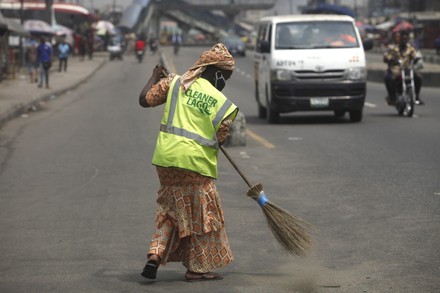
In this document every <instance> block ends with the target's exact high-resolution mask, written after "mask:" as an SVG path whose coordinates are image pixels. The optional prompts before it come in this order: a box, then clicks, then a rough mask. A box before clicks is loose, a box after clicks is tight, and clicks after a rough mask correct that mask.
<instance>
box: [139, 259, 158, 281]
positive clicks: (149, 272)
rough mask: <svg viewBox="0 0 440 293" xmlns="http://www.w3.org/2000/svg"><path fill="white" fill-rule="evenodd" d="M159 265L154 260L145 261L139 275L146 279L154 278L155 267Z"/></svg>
mask: <svg viewBox="0 0 440 293" xmlns="http://www.w3.org/2000/svg"><path fill="white" fill-rule="evenodd" d="M158 267H159V265H158V263H157V262H156V261H154V260H149V261H147V264H146V265H145V267H144V269H143V271H142V273H141V275H142V277H145V278H147V279H156V274H157V269H158Z"/></svg>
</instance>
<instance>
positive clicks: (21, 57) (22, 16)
mask: <svg viewBox="0 0 440 293" xmlns="http://www.w3.org/2000/svg"><path fill="white" fill-rule="evenodd" d="M23 1H24V0H20V24H21V26H22V27H23V23H24V7H23V5H24V4H23ZM19 40H20V43H19V44H20V66H23V65H24V48H23V37H22V36H21V35H20V38H19Z"/></svg>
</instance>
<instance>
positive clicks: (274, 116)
mask: <svg viewBox="0 0 440 293" xmlns="http://www.w3.org/2000/svg"><path fill="white" fill-rule="evenodd" d="M279 118H280V113H278V112H277V111H275V110H274V109H272V106H271V105H270V102H269V101H267V103H266V120H267V122H269V123H277V122H278V119H279Z"/></svg>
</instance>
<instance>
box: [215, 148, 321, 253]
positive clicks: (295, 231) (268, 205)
mask: <svg viewBox="0 0 440 293" xmlns="http://www.w3.org/2000/svg"><path fill="white" fill-rule="evenodd" d="M220 149H221V151H222V152H223V154H224V155H225V156H226V158H227V159H228V160H229V162H230V163H231V164H232V166H233V167H234V168H235V170H237V172H238V174H240V176H241V177H242V178H243V180H244V181H245V182H246V183H247V185H248V186H249V190H248V192H247V196H249V197H250V198H252V199H254V200H255V201H257V202H258V204H259V205H260V207H261V209H262V211H263V213H264V215H265V217H266V220H267V223H268V225H269V228H270V230H271V231H272V233H273V235H274V236H275V239H276V240H277V242H278V243H279V244H280V245H281V247H283V248H284V249H285V250H286V251H288V252H289V253H292V254H295V255H299V256H305V255H306V254H307V253H308V252H309V251H310V250H311V249H312V248H313V246H314V243H313V240H312V238H311V236H310V235H311V233H312V232H313V231H314V228H313V226H312V225H311V224H310V223H308V222H306V221H305V220H303V219H301V218H299V217H297V216H295V215H292V214H291V213H289V212H288V211H286V210H285V209H283V208H281V207H279V206H277V205H275V204H274V203H272V202H271V201H269V200H268V199H267V197H266V195H265V194H264V191H263V185H262V184H261V183H258V184H256V185H253V186H252V185H251V184H250V182H249V180H248V179H247V178H246V176H245V175H244V174H243V173H242V172H241V171H240V169H239V168H238V166H237V165H236V164H235V162H234V161H233V160H232V158H231V157H230V156H229V154H228V153H227V152H226V150H225V149H224V147H223V146H220Z"/></svg>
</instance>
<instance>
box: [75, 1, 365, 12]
mask: <svg viewBox="0 0 440 293" xmlns="http://www.w3.org/2000/svg"><path fill="white" fill-rule="evenodd" d="M210 1H212V0H210ZM72 2H74V1H72ZM77 2H79V3H82V4H83V5H84V6H86V7H88V8H90V7H92V6H94V7H95V8H98V9H101V8H102V7H104V6H106V5H113V4H116V5H117V6H122V7H127V6H128V5H130V4H131V3H133V0H78V1H77ZM340 2H341V4H342V5H347V6H353V5H354V3H357V4H358V5H360V4H362V3H363V2H365V0H340ZM306 3H307V0H277V3H276V6H277V8H278V7H283V9H282V10H280V11H284V12H288V11H289V10H290V7H292V9H293V12H297V10H296V7H297V6H298V5H305V4H306ZM291 5H292V6H291Z"/></svg>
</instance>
